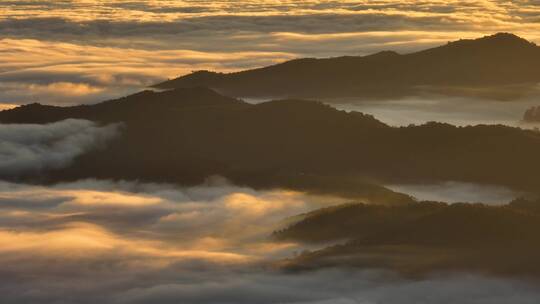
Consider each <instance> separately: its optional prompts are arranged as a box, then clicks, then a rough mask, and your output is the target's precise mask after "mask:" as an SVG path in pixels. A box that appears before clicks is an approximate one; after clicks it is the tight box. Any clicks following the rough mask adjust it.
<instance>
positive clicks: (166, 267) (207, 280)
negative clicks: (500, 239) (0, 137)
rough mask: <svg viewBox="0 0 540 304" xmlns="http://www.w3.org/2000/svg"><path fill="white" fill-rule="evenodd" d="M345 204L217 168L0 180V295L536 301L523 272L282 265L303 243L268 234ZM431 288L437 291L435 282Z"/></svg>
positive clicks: (12, 298) (19, 298)
mask: <svg viewBox="0 0 540 304" xmlns="http://www.w3.org/2000/svg"><path fill="white" fill-rule="evenodd" d="M341 203H343V200H342V199H339V198H332V197H318V196H313V195H306V194H303V193H300V192H291V191H285V190H273V191H255V190H253V189H250V188H245V187H239V186H235V185H231V184H229V183H228V182H227V181H226V180H224V179H222V178H217V177H216V178H211V179H209V180H208V181H207V182H206V183H205V184H203V185H200V186H195V187H178V186H174V185H167V184H149V183H137V182H126V181H118V182H112V181H104V180H83V181H78V182H73V183H65V184H57V185H53V186H49V187H44V186H35V185H26V184H15V183H8V182H1V183H0V209H1V210H2V212H1V214H0V265H2V266H0V273H1V274H2V278H3V279H1V281H0V292H1V294H2V303H21V302H28V303H30V302H32V303H45V304H46V303H58V302H59V301H61V302H62V303H97V302H99V303H235V304H238V303H440V302H441V301H443V300H445V301H448V300H449V299H450V300H451V302H460V303H510V302H512V303H536V301H537V300H538V299H539V298H540V293H539V292H538V290H536V289H535V288H533V287H532V286H530V285H528V283H525V282H521V281H517V280H509V279H500V278H488V277H482V276H472V275H468V274H456V275H451V276H436V277H430V278H424V279H417V280H411V279H405V278H402V277H399V276H398V275H396V274H393V273H392V272H388V271H382V270H368V269H354V268H353V269H349V270H345V269H326V270H319V271H311V272H300V273H294V272H293V273H290V272H283V271H281V270H279V268H277V267H276V265H277V264H275V263H276V262H277V261H279V260H280V259H282V258H285V257H290V256H294V255H295V254H297V252H299V251H300V250H303V247H302V245H301V244H297V243H276V242H274V241H272V240H271V239H270V238H269V236H270V234H271V232H272V231H273V230H275V229H278V228H280V227H283V226H284V225H287V224H288V222H287V221H290V220H291V218H290V217H291V216H294V215H297V214H300V213H304V212H308V211H311V210H314V209H318V208H320V207H325V206H330V205H333V204H341ZM434 290H436V291H437V292H431V291H434Z"/></svg>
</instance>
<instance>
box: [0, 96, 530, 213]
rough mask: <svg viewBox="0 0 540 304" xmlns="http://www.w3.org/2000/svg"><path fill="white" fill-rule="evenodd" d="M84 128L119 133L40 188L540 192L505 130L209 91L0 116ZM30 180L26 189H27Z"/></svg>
mask: <svg viewBox="0 0 540 304" xmlns="http://www.w3.org/2000/svg"><path fill="white" fill-rule="evenodd" d="M67 118H81V119H90V120H94V121H98V122H101V123H111V122H124V124H125V128H124V131H123V134H122V136H121V137H119V138H118V139H116V140H114V141H112V142H111V143H110V145H109V146H108V147H107V148H106V149H103V150H96V151H92V152H89V153H88V154H85V155H83V156H81V157H79V158H77V159H76V160H75V162H74V164H73V165H72V166H71V167H69V168H67V169H63V170H58V171H49V172H44V173H43V176H32V177H31V178H43V179H45V180H53V181H54V180H72V179H78V178H88V177H93V178H112V179H139V180H147V181H157V182H178V183H185V184H187V183H193V184H196V183H201V182H203V181H204V179H205V178H207V177H208V176H211V175H223V176H225V177H227V178H229V179H231V180H232V181H233V182H236V183H241V184H246V185H249V186H253V187H288V188H292V189H299V190H309V191H315V192H317V191H318V192H323V193H333V194H340V195H344V196H349V197H354V198H361V197H366V198H369V199H370V200H371V201H373V200H377V201H380V202H392V203H402V202H408V201H411V198H409V197H408V196H405V195H400V194H397V193H394V192H392V191H389V190H387V189H384V188H383V187H380V186H376V184H378V183H381V182H394V183H395V182H414V181H428V182H436V181H444V180H456V181H466V182H476V183H489V184H497V185H505V186H508V187H511V188H515V189H520V190H525V191H533V192H534V191H538V189H540V178H539V174H540V162H538V161H537V159H538V155H540V134H539V133H537V132H534V131H526V130H521V129H517V128H510V127H505V126H475V127H455V126H452V125H448V124H441V123H428V124H425V125H422V126H409V127H401V128H394V127H389V126H387V125H385V124H384V123H382V122H380V121H378V120H376V119H375V118H373V117H372V116H370V115H365V114H362V113H357V112H351V113H347V112H344V111H339V110H336V109H334V108H332V107H330V106H328V105H324V104H322V103H319V102H314V101H305V100H276V101H270V102H265V103H262V104H257V105H252V104H248V103H245V102H243V101H241V100H237V99H234V98H229V97H225V96H222V95H220V94H217V93H216V92H214V91H212V90H209V89H204V88H189V89H176V90H172V91H165V92H151V91H145V92H141V93H138V94H134V95H131V96H128V97H125V98H120V99H117V100H112V101H106V102H103V103H100V104H96V105H84V106H74V107H54V106H44V105H39V104H31V105H27V106H22V107H18V108H15V109H12V110H7V111H3V112H0V122H2V123H47V122H54V121H59V120H63V119H67ZM27 178H28V177H27Z"/></svg>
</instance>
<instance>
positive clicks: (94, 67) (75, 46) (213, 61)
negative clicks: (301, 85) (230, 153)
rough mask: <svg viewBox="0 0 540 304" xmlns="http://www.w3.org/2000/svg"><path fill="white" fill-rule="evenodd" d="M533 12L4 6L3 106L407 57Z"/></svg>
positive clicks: (486, 7)
mask: <svg viewBox="0 0 540 304" xmlns="http://www.w3.org/2000/svg"><path fill="white" fill-rule="evenodd" d="M539 7H540V6H539V5H538V3H537V2H536V1H512V2H507V1H487V0H486V1H458V0H453V1H451V0H448V1H440V0H431V1H422V2H421V3H419V2H418V1H405V2H403V1H400V2H396V1H387V0H381V1H301V2H298V1H256V2H255V1H248V0H242V1H217V2H216V1H168V0H156V1H54V2H51V1H40V0H34V1H31V0H29V1H0V36H1V37H3V38H2V39H0V48H1V49H2V55H3V58H5V60H3V61H2V63H0V84H1V90H0V92H1V93H0V103H5V104H21V103H27V102H32V101H39V102H43V103H55V104H66V103H70V104H74V103H82V102H84V103H88V102H97V101H100V100H103V99H108V98H112V97H117V96H121V95H124V94H126V93H128V92H133V91H136V90H139V89H140V88H142V87H144V86H147V85H149V84H153V83H156V82H159V81H162V80H165V79H167V78H172V77H176V76H178V75H182V74H185V73H189V72H190V71H191V70H197V69H213V70H220V71H235V70H239V69H246V68H252V67H258V66H263V65H268V64H272V63H276V62H281V61H284V60H287V59H291V58H296V57H326V56H338V55H363V54H368V53H372V52H376V51H380V50H386V49H393V50H397V51H401V52H410V51H413V50H418V49H421V48H426V47H430V46H434V45H438V44H443V43H445V42H446V41H449V40H454V39H459V38H472V37H478V36H482V35H486V34H492V33H494V32H498V31H510V32H515V33H516V34H519V35H523V36H524V37H526V38H528V39H531V40H534V41H539V39H540V36H539V35H538V33H539V32H540V25H539V24H540V23H539V22H538V21H539V20H538V15H539V13H540V11H539Z"/></svg>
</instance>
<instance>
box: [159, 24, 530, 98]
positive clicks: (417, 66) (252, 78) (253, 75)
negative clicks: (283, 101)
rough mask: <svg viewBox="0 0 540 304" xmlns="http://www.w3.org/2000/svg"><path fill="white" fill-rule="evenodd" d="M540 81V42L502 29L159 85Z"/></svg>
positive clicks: (372, 88) (352, 86) (399, 87)
mask: <svg viewBox="0 0 540 304" xmlns="http://www.w3.org/2000/svg"><path fill="white" fill-rule="evenodd" d="M538 82H540V47H538V46H536V45H534V44H532V43H530V42H528V41H526V40H524V39H522V38H519V37H517V36H515V35H512V34H508V33H499V34H496V35H493V36H487V37H483V38H480V39H476V40H459V41H456V42H451V43H448V44H447V45H444V46H440V47H436V48H433V49H428V50H424V51H420V52H416V53H412V54H405V55H399V54H397V53H394V52H381V53H377V54H374V55H369V56H364V57H353V56H346V57H337V58H326V59H311V58H308V59H297V60H292V61H288V62H285V63H281V64H277V65H273V66H268V67H264V68H259V69H254V70H247V71H242V72H237V73H230V74H223V73H214V72H209V71H199V72H194V73H192V74H189V75H186V76H182V77H179V78H176V79H173V80H170V81H166V82H163V83H160V84H157V85H156V87H159V88H182V87H192V86H206V87H211V88H213V89H215V90H218V91H220V92H222V93H224V94H226V95H230V96H253V97H256V96H259V97H268V96H283V97H315V96H316V97H348V96H366V97H392V96H402V95H407V94H412V93H415V92H418V91H419V90H425V89H426V87H427V88H428V89H429V90H435V91H437V90H439V91H441V90H445V91H448V90H449V88H452V89H453V90H454V91H459V90H457V89H459V88H462V89H466V88H470V87H492V88H497V87H498V86H501V85H508V86H511V85H527V84H530V83H538ZM456 88H457V89H456ZM499 89H500V88H499Z"/></svg>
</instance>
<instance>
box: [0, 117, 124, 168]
mask: <svg viewBox="0 0 540 304" xmlns="http://www.w3.org/2000/svg"><path fill="white" fill-rule="evenodd" d="M118 132H119V125H108V126H98V125H97V124H95V123H93V122H90V121H87V120H77V119H68V120H64V121H61V122H57V123H51V124H47V125H33V124H13V125H9V124H8V125H3V124H0V176H4V177H10V176H11V177H13V176H17V175H19V174H23V173H31V172H38V171H39V170H41V169H46V168H47V169H49V168H60V167H63V166H66V165H68V164H69V163H70V162H71V161H72V160H73V159H74V158H75V157H76V156H79V155H81V154H83V153H85V152H87V151H88V150H90V149H93V148H97V147H100V146H102V145H104V144H105V143H106V142H107V141H108V140H110V139H111V138H113V137H115V136H116V135H118Z"/></svg>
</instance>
